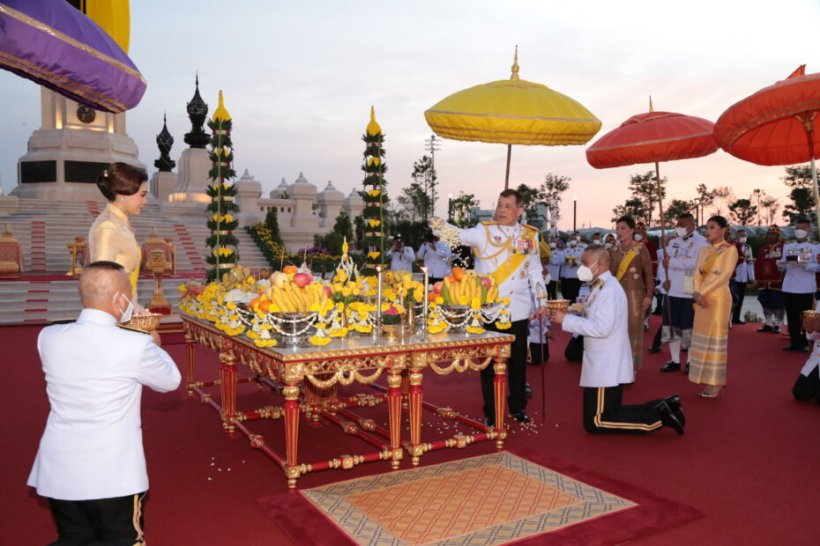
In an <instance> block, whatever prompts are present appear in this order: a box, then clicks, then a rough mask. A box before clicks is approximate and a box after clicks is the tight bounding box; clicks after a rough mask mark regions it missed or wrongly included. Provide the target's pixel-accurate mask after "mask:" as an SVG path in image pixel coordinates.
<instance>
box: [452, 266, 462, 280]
mask: <svg viewBox="0 0 820 546" xmlns="http://www.w3.org/2000/svg"><path fill="white" fill-rule="evenodd" d="M453 278H454V279H455V280H456V282H460V281H461V279H463V278H464V270H463V269H461V268H460V267H454V268H453Z"/></svg>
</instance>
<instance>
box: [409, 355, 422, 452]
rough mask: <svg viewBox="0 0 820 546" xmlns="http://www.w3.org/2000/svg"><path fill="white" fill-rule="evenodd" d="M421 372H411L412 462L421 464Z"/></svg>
mask: <svg viewBox="0 0 820 546" xmlns="http://www.w3.org/2000/svg"><path fill="white" fill-rule="evenodd" d="M421 378H422V375H421V371H420V370H411V371H410V449H411V451H410V455H411V458H410V462H412V463H413V465H414V466H415V465H418V464H419V457H420V456H421V454H422V445H421V409H422V408H421V400H422V391H421Z"/></svg>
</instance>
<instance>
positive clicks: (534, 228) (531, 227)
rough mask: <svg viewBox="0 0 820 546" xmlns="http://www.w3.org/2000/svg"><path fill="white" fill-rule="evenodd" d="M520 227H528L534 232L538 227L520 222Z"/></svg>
mask: <svg viewBox="0 0 820 546" xmlns="http://www.w3.org/2000/svg"><path fill="white" fill-rule="evenodd" d="M521 227H523V228H524V229H528V230H530V231H534V232H536V233H538V228H537V227H534V226H531V225H529V224H521Z"/></svg>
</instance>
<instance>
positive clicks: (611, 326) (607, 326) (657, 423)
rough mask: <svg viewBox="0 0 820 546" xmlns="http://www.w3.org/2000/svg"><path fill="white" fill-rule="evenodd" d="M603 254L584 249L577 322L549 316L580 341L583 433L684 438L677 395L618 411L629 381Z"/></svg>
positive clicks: (613, 285)
mask: <svg viewBox="0 0 820 546" xmlns="http://www.w3.org/2000/svg"><path fill="white" fill-rule="evenodd" d="M609 260H610V256H609V252H608V251H607V250H606V249H605V248H604V247H602V246H598V245H593V246H590V247H588V248H587V249H586V250H585V251H584V254H583V256H582V258H581V265H580V267H579V268H578V278H579V279H581V281H582V282H588V283H590V286H591V290H590V294H589V297H588V298H587V301H586V304H585V306H584V314H583V316H575V315H570V314H567V313H566V312H565V311H560V310H550V313H549V317H550V320H551V321H552V322H555V323H560V324H561V325H562V328H563V330H564V331H565V332H569V333H572V334H581V335H583V336H584V356H583V363H582V364H581V382H580V384H581V387H583V389H584V429H585V430H586V431H587V432H589V433H593V434H601V433H614V434H646V433H648V432H653V431H656V430H660V429H661V428H662V427H663V426H669V427H672V428H673V429H675V430H676V431H677V432H678V434H683V433H684V426H685V425H686V417H685V415H684V414H683V409H682V407H681V403H680V397H678V395H672V396H669V397H667V398H665V399H663V400H652V401H650V402H646V403H644V404H637V405H629V406H625V405H622V403H621V402H622V399H623V384H624V383H631V382H632V381H633V368H632V352H631V349H630V344H629V331H628V313H627V301H626V293H625V292H624V289H623V288H622V287H621V283H620V282H619V281H618V280H617V279H616V278H615V277H614V276H613V275H612V273H610V271H609Z"/></svg>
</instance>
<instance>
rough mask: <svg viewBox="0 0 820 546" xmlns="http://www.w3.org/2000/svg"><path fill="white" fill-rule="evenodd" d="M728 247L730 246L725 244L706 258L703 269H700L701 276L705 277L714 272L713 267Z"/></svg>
mask: <svg viewBox="0 0 820 546" xmlns="http://www.w3.org/2000/svg"><path fill="white" fill-rule="evenodd" d="M727 246H729V245H727V244H726V243H725V242H724V243H722V244H721V245H720V246H719V247H717V248H716V249H714V250H713V251H712V253H711V254H709V257H708V258H706V261H705V262H704V263H703V267H702V268H701V269H700V274H701V275H704V276H705V275H706V274H707V273H709V272H710V271H711V270H712V266H713V265H715V260H717V257H718V256H719V255H720V254H721V253H722V251H723V250H725V249H726V247H727Z"/></svg>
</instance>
